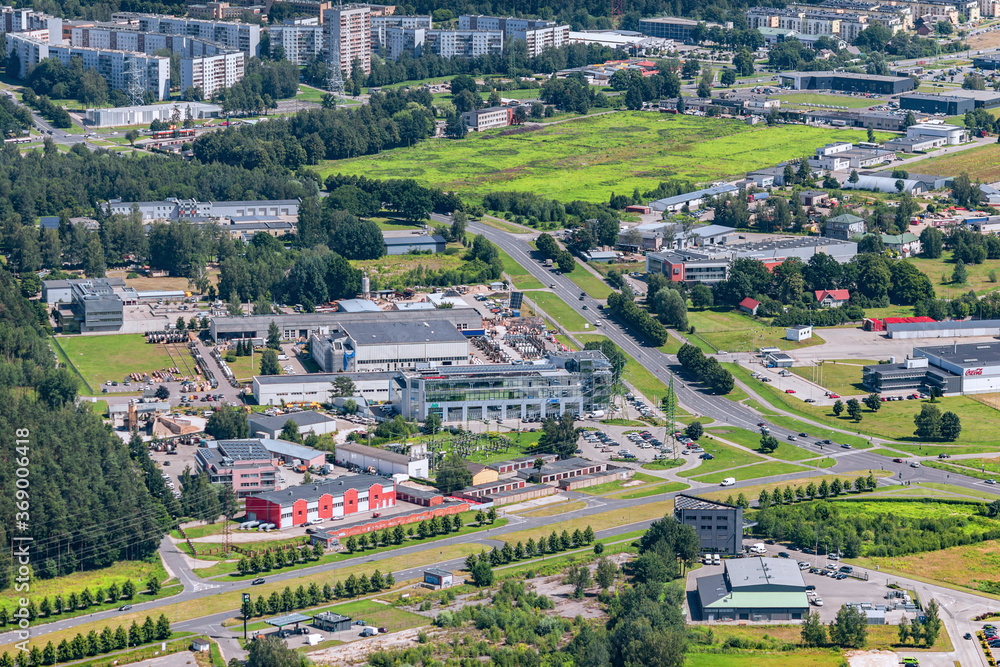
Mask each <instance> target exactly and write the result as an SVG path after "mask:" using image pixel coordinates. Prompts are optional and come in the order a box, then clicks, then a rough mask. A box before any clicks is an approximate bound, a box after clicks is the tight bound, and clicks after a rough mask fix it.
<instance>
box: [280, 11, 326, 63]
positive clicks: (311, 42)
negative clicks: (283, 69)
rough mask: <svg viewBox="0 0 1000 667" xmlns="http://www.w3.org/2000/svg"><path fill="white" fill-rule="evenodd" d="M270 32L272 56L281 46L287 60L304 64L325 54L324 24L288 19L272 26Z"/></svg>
mask: <svg viewBox="0 0 1000 667" xmlns="http://www.w3.org/2000/svg"><path fill="white" fill-rule="evenodd" d="M293 20H294V19H293ZM270 34H271V55H272V56H274V54H275V49H277V48H278V47H279V46H280V47H281V49H282V50H283V51H284V52H285V59H286V60H288V61H290V62H293V63H295V64H296V65H299V66H304V65H308V64H309V63H310V62H312V61H313V60H314V59H316V58H317V57H318V56H321V55H322V54H323V26H321V25H319V23H316V24H315V25H310V24H305V23H298V22H296V23H289V22H287V21H286V22H285V23H283V24H281V25H276V26H272V27H271V31H270Z"/></svg>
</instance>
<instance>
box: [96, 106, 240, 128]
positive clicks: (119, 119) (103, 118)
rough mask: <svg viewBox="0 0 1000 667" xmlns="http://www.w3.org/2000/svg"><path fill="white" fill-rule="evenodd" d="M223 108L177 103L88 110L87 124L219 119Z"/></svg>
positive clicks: (105, 124)
mask: <svg viewBox="0 0 1000 667" xmlns="http://www.w3.org/2000/svg"><path fill="white" fill-rule="evenodd" d="M220 113H222V107H220V106H218V105H217V104H208V103H206V102H176V103H174V104H149V105H146V106H140V107H116V108H111V109H87V123H88V124H89V125H91V126H93V127H122V126H124V125H149V124H150V123H152V122H153V121H154V120H159V121H170V120H174V119H177V118H179V119H181V120H185V119H187V118H191V119H193V120H205V119H207V118H217V117H218V116H219V114H220Z"/></svg>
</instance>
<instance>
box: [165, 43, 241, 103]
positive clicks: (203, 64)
mask: <svg viewBox="0 0 1000 667" xmlns="http://www.w3.org/2000/svg"><path fill="white" fill-rule="evenodd" d="M245 57H246V56H245V54H244V53H243V52H242V51H237V52H233V53H220V54H217V55H214V56H200V57H197V58H182V59H181V90H182V91H184V90H187V89H189V88H198V89H200V90H201V93H202V95H203V96H204V97H206V98H210V97H212V95H214V94H215V93H216V91H218V90H221V89H222V88H228V87H230V86H232V85H235V84H236V83H237V82H238V81H240V80H241V79H242V78H243V76H244V75H245V74H246V62H245V61H244V58H245Z"/></svg>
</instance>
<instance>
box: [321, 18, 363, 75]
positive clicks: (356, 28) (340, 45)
mask: <svg viewBox="0 0 1000 667" xmlns="http://www.w3.org/2000/svg"><path fill="white" fill-rule="evenodd" d="M323 29H324V33H323V38H324V41H323V54H324V56H325V57H326V58H327V59H328V60H329V59H330V58H331V54H333V53H335V52H337V51H339V52H340V69H341V71H342V72H344V74H345V76H350V74H351V71H352V68H353V67H354V61H355V60H359V61H361V67H362V69H363V70H364V72H365V74H369V73H370V72H371V70H372V60H371V58H372V54H371V45H372V35H371V8H370V7H369V6H368V5H338V6H337V7H333V8H331V9H327V10H324V11H323Z"/></svg>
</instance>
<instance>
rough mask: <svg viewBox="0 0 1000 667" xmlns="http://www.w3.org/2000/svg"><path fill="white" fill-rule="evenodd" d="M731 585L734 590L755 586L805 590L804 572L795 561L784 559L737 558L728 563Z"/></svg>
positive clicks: (727, 569)
mask: <svg viewBox="0 0 1000 667" xmlns="http://www.w3.org/2000/svg"><path fill="white" fill-rule="evenodd" d="M726 573H727V574H728V576H729V585H730V587H731V588H733V589H734V590H737V589H740V588H749V587H754V586H784V587H796V588H801V589H802V590H805V582H803V581H802V572H801V571H799V566H798V564H797V563H796V562H795V561H793V560H788V559H783V558H761V557H757V558H735V559H731V560H727V561H726Z"/></svg>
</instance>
